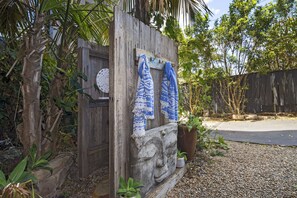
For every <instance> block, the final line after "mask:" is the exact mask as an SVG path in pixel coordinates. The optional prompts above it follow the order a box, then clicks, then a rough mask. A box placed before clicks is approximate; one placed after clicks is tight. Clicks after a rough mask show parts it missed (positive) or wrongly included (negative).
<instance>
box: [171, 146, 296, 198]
mask: <svg viewBox="0 0 297 198" xmlns="http://www.w3.org/2000/svg"><path fill="white" fill-rule="evenodd" d="M227 143H228V145H229V147H230V149H229V150H228V151H227V153H225V156H224V157H219V156H216V157H209V155H207V154H205V153H197V154H196V159H195V160H194V161H193V162H190V163H189V164H188V172H187V173H186V175H185V176H184V177H183V178H182V180H181V181H180V182H179V183H178V184H177V185H176V186H175V188H174V189H172V190H171V191H170V192H169V193H168V194H167V197H169V198H175V197H176V198H179V197H197V198H198V197H199V198H200V197H201V198H212V197H213V198H224V197H226V198H227V197H228V198H245V197H252V198H257V197H261V198H270V197H271V198H279V197H282V198H289V197H290V198H293V197H296V198H297V147H279V146H271V145H257V144H248V143H236V142H227Z"/></svg>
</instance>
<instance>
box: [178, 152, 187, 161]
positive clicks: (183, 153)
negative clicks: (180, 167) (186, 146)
mask: <svg viewBox="0 0 297 198" xmlns="http://www.w3.org/2000/svg"><path fill="white" fill-rule="evenodd" d="M177 158H184V159H185V160H187V153H186V152H182V151H180V150H177Z"/></svg>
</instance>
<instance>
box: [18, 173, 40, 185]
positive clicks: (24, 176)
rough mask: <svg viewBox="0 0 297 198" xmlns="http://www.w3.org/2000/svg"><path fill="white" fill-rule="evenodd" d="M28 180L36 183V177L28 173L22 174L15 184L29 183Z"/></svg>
mask: <svg viewBox="0 0 297 198" xmlns="http://www.w3.org/2000/svg"><path fill="white" fill-rule="evenodd" d="M29 180H31V181H33V182H36V181H37V179H36V177H35V176H34V175H33V174H32V173H30V172H26V171H25V172H23V174H22V175H21V176H20V178H19V179H18V181H17V182H20V183H22V182H26V181H29Z"/></svg>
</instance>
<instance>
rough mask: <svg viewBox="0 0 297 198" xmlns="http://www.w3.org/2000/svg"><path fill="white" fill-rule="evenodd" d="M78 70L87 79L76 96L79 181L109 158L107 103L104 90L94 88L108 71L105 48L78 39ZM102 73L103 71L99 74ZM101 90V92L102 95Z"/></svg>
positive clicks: (105, 162) (103, 79)
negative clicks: (77, 107) (81, 91)
mask: <svg viewBox="0 0 297 198" xmlns="http://www.w3.org/2000/svg"><path fill="white" fill-rule="evenodd" d="M78 50H79V53H78V54H79V64H78V67H79V70H80V72H81V73H82V74H83V75H85V76H86V77H87V79H81V85H82V89H83V92H84V94H79V99H78V102H79V105H78V106H79V110H78V112H79V113H78V122H79V125H78V163H79V175H80V177H86V176H88V175H89V174H90V173H91V172H93V171H94V170H97V169H98V168H100V167H103V166H107V165H108V159H109V158H108V156H109V151H108V150H109V147H108V142H109V136H108V130H109V121H108V117H109V107H108V106H109V103H108V96H109V94H108V93H104V92H108V90H105V89H106V88H108V87H104V86H103V87H100V89H99V87H98V85H97V84H98V83H99V82H98V83H97V81H101V83H103V84H104V81H105V80H106V79H107V82H108V75H107V70H106V68H108V67H109V62H108V58H109V57H108V50H109V49H108V47H102V46H98V45H95V44H92V43H89V42H85V41H83V40H81V39H79V41H78ZM102 69H103V70H102ZM102 90H103V91H102Z"/></svg>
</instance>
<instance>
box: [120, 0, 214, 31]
mask: <svg viewBox="0 0 297 198" xmlns="http://www.w3.org/2000/svg"><path fill="white" fill-rule="evenodd" d="M123 8H124V9H125V10H126V11H128V12H132V13H135V16H136V18H138V19H140V20H141V21H143V22H144V23H145V24H149V23H150V22H151V19H152V18H153V19H154V21H155V22H157V21H164V20H166V19H167V18H168V17H169V16H173V17H174V18H175V19H177V21H179V23H180V24H184V26H187V25H190V24H191V22H193V19H194V17H195V14H196V13H198V12H206V13H211V11H210V10H209V9H208V7H207V5H206V4H205V2H204V1H203V0H181V1H179V0H169V1H167V0H153V1H148V0H135V1H134V0H124V1H123Z"/></svg>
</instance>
